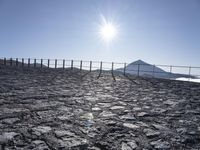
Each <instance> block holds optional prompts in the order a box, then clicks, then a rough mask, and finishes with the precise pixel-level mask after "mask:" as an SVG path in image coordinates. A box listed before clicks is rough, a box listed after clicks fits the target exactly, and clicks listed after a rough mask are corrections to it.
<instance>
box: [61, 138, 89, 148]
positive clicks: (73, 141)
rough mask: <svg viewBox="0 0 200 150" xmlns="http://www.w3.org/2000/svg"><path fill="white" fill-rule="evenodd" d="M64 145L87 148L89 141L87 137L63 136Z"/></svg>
mask: <svg viewBox="0 0 200 150" xmlns="http://www.w3.org/2000/svg"><path fill="white" fill-rule="evenodd" d="M62 141H63V146H64V147H66V148H73V147H74V148H75V147H79V148H81V147H82V148H87V147H88V141H87V140H86V139H82V138H79V137H73V138H72V137H69V138H62Z"/></svg>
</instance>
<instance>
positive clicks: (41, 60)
mask: <svg viewBox="0 0 200 150" xmlns="http://www.w3.org/2000/svg"><path fill="white" fill-rule="evenodd" d="M42 65H43V59H41V64H40V67H41V68H42Z"/></svg>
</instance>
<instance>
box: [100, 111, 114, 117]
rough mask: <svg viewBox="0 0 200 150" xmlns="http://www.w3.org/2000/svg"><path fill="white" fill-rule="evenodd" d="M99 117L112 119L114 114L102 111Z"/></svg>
mask: <svg viewBox="0 0 200 150" xmlns="http://www.w3.org/2000/svg"><path fill="white" fill-rule="evenodd" d="M99 115H100V116H102V117H113V116H115V115H116V114H113V113H112V112H109V111H103V112H102V113H100V114H99Z"/></svg>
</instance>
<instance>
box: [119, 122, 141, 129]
mask: <svg viewBox="0 0 200 150" xmlns="http://www.w3.org/2000/svg"><path fill="white" fill-rule="evenodd" d="M123 126H124V127H127V128H131V129H138V128H140V127H139V126H137V125H135V124H131V123H123Z"/></svg>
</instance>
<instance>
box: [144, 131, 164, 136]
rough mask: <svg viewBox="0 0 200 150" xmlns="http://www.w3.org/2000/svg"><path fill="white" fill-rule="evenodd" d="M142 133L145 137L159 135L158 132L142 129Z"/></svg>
mask: <svg viewBox="0 0 200 150" xmlns="http://www.w3.org/2000/svg"><path fill="white" fill-rule="evenodd" d="M143 132H144V133H145V134H146V136H147V137H155V136H158V135H160V132H158V131H154V130H152V129H144V130H143Z"/></svg>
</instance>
